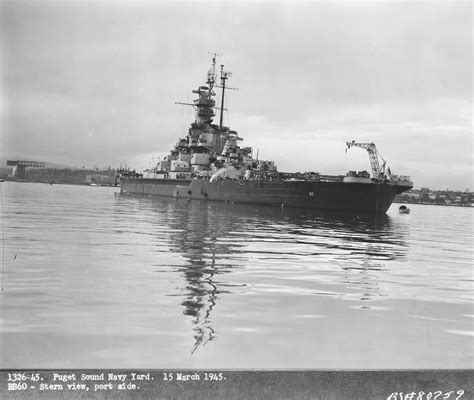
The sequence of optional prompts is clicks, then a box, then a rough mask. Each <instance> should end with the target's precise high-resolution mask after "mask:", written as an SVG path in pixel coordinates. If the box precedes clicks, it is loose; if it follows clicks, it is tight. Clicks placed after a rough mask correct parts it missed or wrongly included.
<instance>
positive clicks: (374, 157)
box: [346, 140, 386, 179]
mask: <svg viewBox="0 0 474 400" xmlns="http://www.w3.org/2000/svg"><path fill="white" fill-rule="evenodd" d="M346 146H347V148H346V152H347V149H350V148H351V147H360V148H362V149H365V150H367V152H368V153H369V160H370V166H371V167H372V177H373V178H374V179H383V178H384V177H385V164H386V161H385V160H384V159H383V157H382V155H381V154H380V152H379V151H378V150H377V147H375V144H374V143H358V142H356V141H355V140H353V141H352V142H346ZM379 157H380V159H381V160H382V166H380V163H379Z"/></svg>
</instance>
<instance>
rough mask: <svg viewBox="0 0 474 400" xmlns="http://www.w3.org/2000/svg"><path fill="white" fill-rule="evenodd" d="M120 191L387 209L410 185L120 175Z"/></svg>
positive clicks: (325, 207) (338, 208)
mask: <svg viewBox="0 0 474 400" xmlns="http://www.w3.org/2000/svg"><path fill="white" fill-rule="evenodd" d="M120 185H121V193H123V194H135V195H146V196H168V197H175V198H187V199H195V200H209V201H224V202H235V203H246V204H255V205H270V206H279V207H282V206H283V207H297V208H305V209H319V210H335V211H347V212H355V213H371V214H380V213H386V212H387V210H388V208H389V207H390V205H391V204H392V202H393V199H394V198H395V196H396V195H397V194H398V193H402V192H404V191H406V190H409V189H410V188H411V187H406V188H405V187H403V186H400V185H394V184H391V183H390V182H386V183H383V182H373V183H354V182H343V181H340V182H325V181H245V180H242V181H241V180H232V179H223V180H216V181H210V180H208V179H193V180H190V181H184V180H180V179H150V178H130V177H121V178H120Z"/></svg>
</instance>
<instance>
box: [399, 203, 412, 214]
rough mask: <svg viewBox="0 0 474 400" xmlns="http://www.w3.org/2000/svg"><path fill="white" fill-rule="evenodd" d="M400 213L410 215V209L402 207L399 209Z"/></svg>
mask: <svg viewBox="0 0 474 400" xmlns="http://www.w3.org/2000/svg"><path fill="white" fill-rule="evenodd" d="M398 212H399V213H400V214H410V209H409V208H408V207H407V206H403V205H402V206H400V207H399V208H398Z"/></svg>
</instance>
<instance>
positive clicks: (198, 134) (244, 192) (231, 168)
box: [118, 55, 413, 213]
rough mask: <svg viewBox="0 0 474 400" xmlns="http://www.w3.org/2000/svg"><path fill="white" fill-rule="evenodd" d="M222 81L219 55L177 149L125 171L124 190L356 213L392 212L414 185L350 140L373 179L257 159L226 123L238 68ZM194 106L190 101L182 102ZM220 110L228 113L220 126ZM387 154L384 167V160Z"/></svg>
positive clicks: (371, 151)
mask: <svg viewBox="0 0 474 400" xmlns="http://www.w3.org/2000/svg"><path fill="white" fill-rule="evenodd" d="M219 72H220V85H217V84H216V79H217V66H216V56H215V55H214V57H213V59H212V65H211V68H210V69H209V71H208V73H207V81H206V84H205V85H203V86H199V87H198V88H197V89H196V90H193V93H194V94H196V95H197V98H196V99H195V100H194V102H193V103H190V104H189V105H192V106H193V107H194V109H195V120H194V122H193V123H191V126H190V128H189V130H188V133H187V135H186V136H185V137H183V138H180V139H179V140H178V142H177V143H176V145H175V146H174V148H173V149H171V151H170V153H169V154H168V155H167V156H165V157H164V158H163V160H161V161H159V162H158V164H157V165H156V167H155V168H154V169H153V170H151V171H145V172H144V173H143V174H137V173H131V172H129V171H123V170H122V171H119V174H118V177H119V178H120V184H121V192H122V193H132V194H147V195H163V196H174V197H186V198H190V199H207V200H217V201H233V202H241V203H252V204H265V205H278V206H287V207H303V208H317V209H333V210H345V211H356V212H370V213H380V212H386V211H387V209H388V207H390V205H391V203H392V202H393V199H394V197H395V195H396V194H398V193H401V192H403V191H406V190H409V189H411V188H412V187H413V183H412V182H411V180H410V178H409V177H407V176H395V175H392V174H391V172H390V168H388V169H387V171H386V169H385V167H386V162H385V161H384V160H383V158H382V157H381V156H380V153H379V152H378V150H377V148H376V147H375V144H374V143H357V142H355V141H352V142H347V143H346V145H347V148H350V147H361V148H363V149H365V150H367V152H368V154H369V160H370V164H371V167H372V176H371V175H370V173H369V172H367V171H361V172H356V171H349V172H348V173H347V174H345V175H336V176H334V175H322V174H320V173H317V172H304V173H299V172H296V173H283V172H279V171H278V169H277V167H276V165H275V163H274V162H273V161H266V160H258V156H257V157H255V158H254V156H253V151H252V148H251V147H242V146H241V143H242V141H243V138H242V137H240V136H239V135H238V134H237V132H235V131H233V130H231V129H230V128H229V127H227V126H224V125H223V112H224V96H225V91H226V82H227V80H228V79H229V77H230V76H231V73H230V72H227V71H225V70H224V66H223V65H221V66H220V71H219ZM216 88H218V89H221V104H220V107H219V108H217V107H216V102H215V100H214V98H215V96H216V93H215V89H216ZM179 104H186V103H179ZM215 109H219V110H220V119H219V124H218V125H217V124H214V123H213V120H214V117H215V116H216V113H215ZM379 157H380V159H381V161H382V164H380V162H379Z"/></svg>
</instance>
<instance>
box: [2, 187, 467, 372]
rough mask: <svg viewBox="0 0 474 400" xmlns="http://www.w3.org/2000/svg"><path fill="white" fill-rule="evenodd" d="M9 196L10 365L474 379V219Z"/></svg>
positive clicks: (68, 195) (49, 190) (5, 303)
mask: <svg viewBox="0 0 474 400" xmlns="http://www.w3.org/2000/svg"><path fill="white" fill-rule="evenodd" d="M0 185H1V189H2V191H3V205H4V214H3V215H4V222H5V225H4V226H5V240H4V242H3V246H4V248H5V251H4V259H5V270H6V272H5V281H4V291H3V292H2V293H1V294H0V309H1V314H0V345H1V349H0V350H1V351H0V361H1V362H0V367H2V368H15V367H43V368H57V367H68V368H79V367H89V368H91V367H94V368H105V367H127V368H211V367H213V368H217V367H221V368H322V369H332V368H356V369H359V368H360V369H367V368H377V369H385V368H390V369H391V368H472V367H473V360H474V351H473V335H474V332H473V331H474V329H473V321H474V319H473V318H474V310H473V285H472V283H473V272H472V271H473V270H472V266H473V263H472V261H473V258H472V256H473V254H472V244H473V231H472V217H473V210H472V209H468V208H456V207H437V206H421V205H420V206H418V205H413V206H412V207H411V208H412V213H411V214H410V215H399V214H398V205H393V206H392V208H391V209H390V210H389V212H388V215H387V216H384V217H379V218H378V219H377V220H375V218H374V217H361V218H360V219H359V220H354V219H353V216H347V215H346V216H344V215H340V214H321V213H318V212H314V211H313V212H311V211H301V210H290V209H283V210H282V209H280V208H267V207H255V206H244V205H237V204H224V203H212V202H208V203H206V202H199V201H187V200H175V199H160V198H153V199H152V198H144V197H130V196H123V195H119V194H118V190H117V189H114V188H101V187H84V186H67V185H53V186H51V185H47V184H33V183H11V182H5V183H3V184H0ZM0 235H1V232H0Z"/></svg>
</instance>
